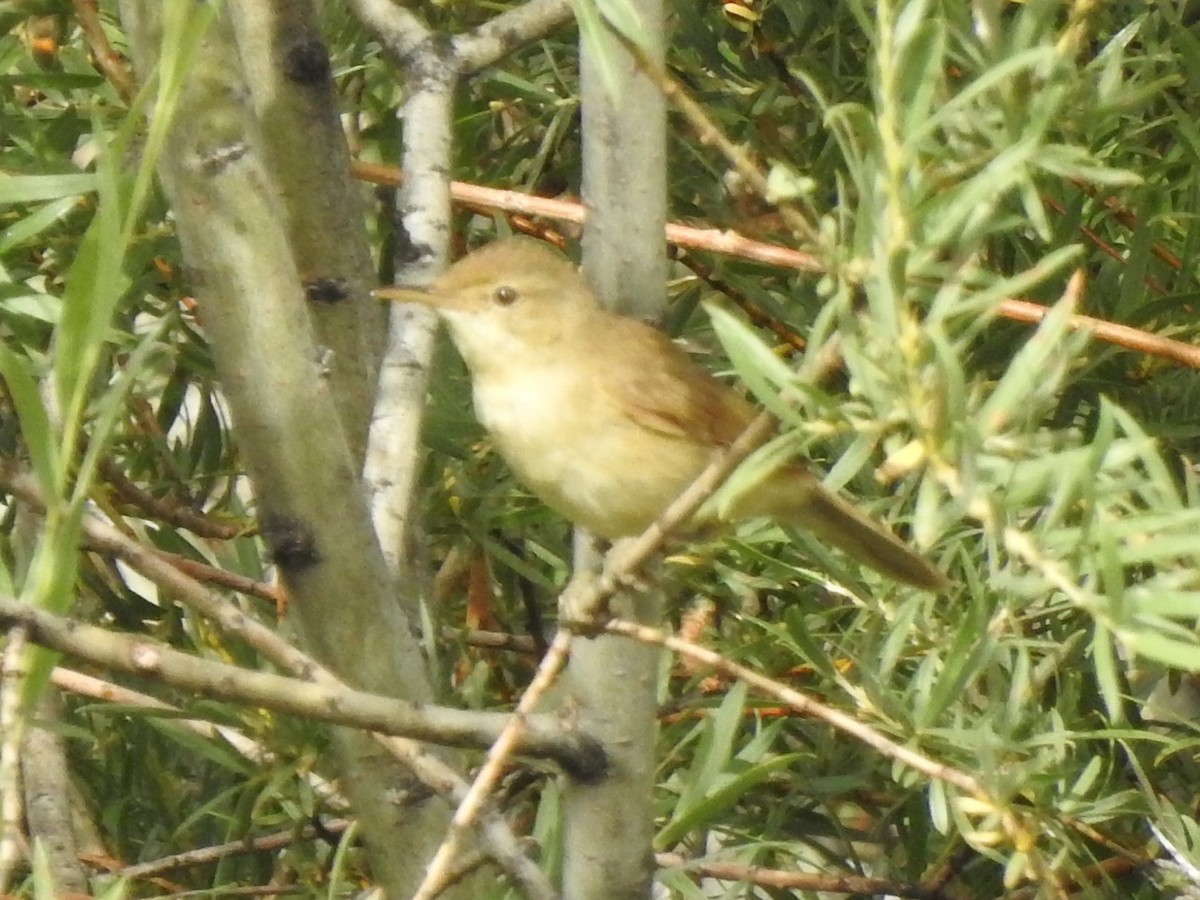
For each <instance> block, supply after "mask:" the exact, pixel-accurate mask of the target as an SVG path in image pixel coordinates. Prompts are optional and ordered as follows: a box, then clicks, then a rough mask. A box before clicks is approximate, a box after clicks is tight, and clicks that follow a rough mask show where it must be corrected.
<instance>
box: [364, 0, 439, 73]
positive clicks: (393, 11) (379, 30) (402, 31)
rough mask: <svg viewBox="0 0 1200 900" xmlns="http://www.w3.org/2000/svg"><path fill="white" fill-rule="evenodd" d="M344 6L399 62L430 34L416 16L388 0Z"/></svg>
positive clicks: (371, 0)
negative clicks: (347, 7) (348, 8)
mask: <svg viewBox="0 0 1200 900" xmlns="http://www.w3.org/2000/svg"><path fill="white" fill-rule="evenodd" d="M347 5H348V6H349V7H350V10H351V11H352V12H353V13H354V14H355V15H356V16H358V19H359V21H360V22H362V23H363V24H364V25H366V26H367V28H369V29H370V30H371V31H372V32H374V34H375V37H377V38H378V39H379V42H380V43H381V44H383V46H384V47H386V48H387V49H388V51H389V52H391V53H394V54H395V55H396V56H397V57H399V58H400V59H402V60H403V59H405V58H407V56H408V55H409V54H410V53H412V51H413V50H414V49H415V48H416V47H417V45H418V44H420V43H421V42H422V41H424V40H427V39H428V38H429V37H430V35H431V34H432V32H431V31H430V29H429V26H428V25H426V24H425V23H424V22H423V21H421V18H420V17H419V16H417V15H416V14H415V13H413V12H411V11H409V10H408V9H406V8H405V7H403V6H401V5H400V4H398V3H393V2H391V0H349V3H348V4H347Z"/></svg>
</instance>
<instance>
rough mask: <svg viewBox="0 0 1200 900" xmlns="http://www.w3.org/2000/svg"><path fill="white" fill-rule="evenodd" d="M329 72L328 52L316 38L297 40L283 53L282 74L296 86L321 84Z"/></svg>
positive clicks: (307, 37) (306, 37)
mask: <svg viewBox="0 0 1200 900" xmlns="http://www.w3.org/2000/svg"><path fill="white" fill-rule="evenodd" d="M330 71H331V69H330V65H329V51H328V50H327V49H326V47H325V43H324V42H323V41H322V40H321V39H320V38H318V37H314V36H311V35H309V36H305V37H302V38H299V39H298V40H296V41H295V42H294V43H292V44H291V46H289V47H286V48H285V49H284V51H283V74H284V75H286V76H287V77H288V79H289V80H291V81H294V82H296V83H297V84H303V85H307V86H312V85H317V84H322V83H324V82H325V81H326V80H327V79H328V78H329V74H330Z"/></svg>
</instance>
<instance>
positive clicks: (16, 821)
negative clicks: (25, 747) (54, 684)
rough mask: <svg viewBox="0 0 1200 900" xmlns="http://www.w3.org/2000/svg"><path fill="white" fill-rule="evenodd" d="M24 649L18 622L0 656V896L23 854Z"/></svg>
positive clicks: (24, 633)
mask: <svg viewBox="0 0 1200 900" xmlns="http://www.w3.org/2000/svg"><path fill="white" fill-rule="evenodd" d="M28 650H29V632H28V629H26V628H25V627H24V626H21V625H17V626H15V627H13V628H10V629H9V630H8V637H7V640H6V641H5V645H4V652H3V655H2V656H0V895H3V894H5V892H6V891H7V890H8V882H9V879H10V878H11V877H12V872H13V868H14V867H15V866H16V864H17V862H18V861H19V860H20V859H21V857H22V855H23V853H22V843H23V841H22V837H21V822H22V821H23V819H24V809H23V807H22V804H21V786H20V777H21V776H20V772H21V769H20V765H21V753H20V751H21V738H22V736H23V735H24V732H25V722H24V717H23V716H22V710H21V698H22V697H23V696H24V694H25V691H24V687H25V675H26V672H25V665H26V660H27V659H28Z"/></svg>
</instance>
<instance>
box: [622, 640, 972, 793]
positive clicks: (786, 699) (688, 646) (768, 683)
mask: <svg viewBox="0 0 1200 900" xmlns="http://www.w3.org/2000/svg"><path fill="white" fill-rule="evenodd" d="M603 629H604V631H606V632H607V633H609V634H619V635H622V636H624V637H627V638H632V639H633V640H636V641H641V642H642V643H645V644H654V645H656V646H659V647H665V648H666V649H668V650H671V651H673V652H675V653H679V654H681V655H684V656H688V657H690V658H691V659H693V660H696V661H697V662H702V663H704V664H705V665H709V666H712V667H713V668H714V669H717V670H718V671H721V672H724V673H725V674H727V675H729V676H731V677H733V678H737V679H739V680H741V681H744V682H746V684H748V685H750V686H751V687H752V688H754V689H755V690H757V691H759V692H760V693H763V694H766V695H767V696H769V697H772V698H773V699H775V700H778V701H779V702H781V703H786V704H787V705H788V706H790V707H791V708H792V709H794V710H796V711H797V712H799V713H801V714H803V715H806V716H812V717H813V718H815V719H820V720H821V721H823V722H827V723H829V724H830V725H832V726H833V727H834V728H837V729H838V730H839V731H843V732H845V733H846V734H849V735H851V736H853V737H854V738H856V739H858V740H859V741H861V742H862V743H864V744H866V745H867V746H869V747H871V748H873V749H875V750H877V751H879V752H880V753H881V754H883V755H884V756H886V757H888V758H889V759H894V760H896V761H897V762H901V763H904V764H905V765H906V766H908V767H910V768H912V769H915V770H916V771H918V772H920V773H922V774H924V775H928V776H929V777H930V778H936V779H937V780H939V781H944V782H945V783H947V784H950V785H953V786H954V787H957V788H959V789H960V790H962V791H964V792H966V793H969V794H971V795H972V796H974V797H975V798H977V799H979V800H981V801H982V802H985V803H990V802H991V801H990V799H989V798H988V795H987V793H986V792H985V791H984V789H983V787H982V785H980V784H979V782H978V781H976V780H975V779H974V778H973V777H971V776H970V775H968V774H967V773H965V772H962V771H959V770H958V769H955V768H954V767H952V766H947V765H945V764H943V763H938V762H934V761H933V760H931V759H930V758H929V757H927V756H924V755H922V754H920V753H917V752H916V751H915V750H910V749H908V748H907V747H903V746H901V745H900V744H897V743H896V742H895V741H893V740H891V739H890V738H887V737H885V736H884V735H882V734H880V733H879V732H878V731H876V730H875V729H873V728H871V727H870V726H869V725H866V724H864V723H863V722H860V721H859V720H858V719H856V718H854V717H853V716H851V715H849V714H848V713H844V712H842V711H841V710H838V709H834V708H833V707H831V706H826V705H825V704H823V703H820V702H819V701H817V700H814V699H812V698H811V697H809V696H807V695H806V694H803V693H801V692H800V691H798V690H796V689H795V688H792V687H788V686H787V685H785V684H781V683H780V682H778V681H776V680H775V679H773V678H768V677H767V676H766V675H762V674H760V673H758V672H755V671H754V670H753V669H749V668H747V667H746V666H742V665H738V664H737V663H735V662H733V661H732V660H730V659H728V658H726V657H724V656H722V655H721V654H720V653H717V652H716V651H715V650H710V649H708V648H707V647H702V646H700V645H699V644H694V643H692V642H691V641H686V640H684V639H683V638H679V637H675V636H673V635H669V634H666V633H665V632H663V631H662V630H661V629H658V628H650V627H648V626H646V625H639V624H638V623H636V622H628V621H625V620H623V619H612V620H610V621H608V622H606V623H605V624H604V625H603Z"/></svg>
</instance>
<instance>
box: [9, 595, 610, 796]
mask: <svg viewBox="0 0 1200 900" xmlns="http://www.w3.org/2000/svg"><path fill="white" fill-rule="evenodd" d="M0 624H3V625H4V626H5V627H11V626H13V625H23V626H25V627H26V628H28V630H29V636H30V639H31V640H33V641H34V642H36V643H38V644H41V645H43V646H45V647H49V648H51V649H53V650H58V651H59V652H61V653H66V654H69V655H70V656H73V657H75V658H77V659H82V660H85V661H87V662H89V663H92V664H93V665H97V666H102V667H104V668H106V669H110V670H113V671H117V672H125V673H127V674H130V675H142V676H146V677H149V678H153V679H155V680H158V681H162V682H164V683H166V684H170V685H172V686H174V687H177V688H181V689H184V690H187V691H193V692H195V693H197V694H200V695H202V696H205V697H212V698H214V699H218V700H230V701H234V702H237V703H242V704H245V705H247V706H262V707H266V708H268V709H275V710H279V711H280V712H286V713H291V714H293V715H299V716H305V717H307V718H310V719H316V720H318V721H322V722H332V723H334V724H337V725H348V726H350V727H352V728H363V729H366V730H369V731H377V732H380V733H383V734H390V735H402V736H405V737H409V738H413V739H415V740H423V741H434V742H437V743H439V744H448V745H450V746H455V747H470V748H479V749H482V748H484V747H487V746H489V745H491V744H492V743H493V742H494V741H495V739H496V738H497V737H498V736H499V734H500V731H501V729H502V728H503V727H504V725H505V723H506V722H507V721H508V716H507V715H506V714H504V713H498V712H474V711H465V710H458V709H452V708H449V707H444V706H436V705H434V704H416V703H408V702H406V701H403V700H396V699H394V698H389V697H382V696H380V695H378V694H370V693H367V692H365V691H358V690H354V689H353V688H350V687H348V686H346V685H343V684H341V683H339V682H336V681H333V680H330V679H328V678H323V679H321V680H320V681H319V682H317V681H303V680H300V679H296V678H288V677H285V676H283V675H276V674H273V673H271V672H258V671H253V670H250V669H243V668H240V667H238V666H233V665H229V664H228V663H222V662H217V661H216V660H210V659H202V658H200V657H197V656H194V655H192V654H190V653H184V652H182V651H180V650H175V649H173V648H172V647H170V646H169V645H167V644H163V643H160V642H158V641H152V640H149V639H147V638H143V637H140V636H136V635H127V634H121V633H120V632H116V631H109V630H108V629H104V628H99V627H97V626H95V625H89V624H87V623H85V622H80V621H78V620H75V619H70V618H66V617H62V616H56V615H54V614H52V613H48V612H46V611H44V610H40V609H36V608H34V607H32V606H30V605H29V604H27V603H21V602H20V601H17V600H13V599H11V598H0ZM314 665H315V664H314ZM523 734H524V736H523V738H522V740H521V742H520V744H519V746H518V747H517V751H516V752H518V753H528V754H529V755H532V756H539V757H545V758H548V759H554V760H557V761H565V762H566V767H567V768H568V770H574V771H580V772H584V773H586V771H587V769H588V767H589V765H592V764H594V763H595V747H594V746H591V747H590V750H589V749H588V748H589V742H587V741H586V740H585V739H582V738H580V737H579V736H578V735H573V734H571V733H570V732H568V731H567V730H566V729H565V728H564V727H563V725H562V724H561V723H560V722H559V720H558V719H557V718H555V717H554V716H549V715H545V716H532V717H530V718H529V719H528V720H527V722H526V728H525V730H524V733H523ZM589 752H590V753H591V756H592V758H591V759H588V758H587V757H588V755H589Z"/></svg>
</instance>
